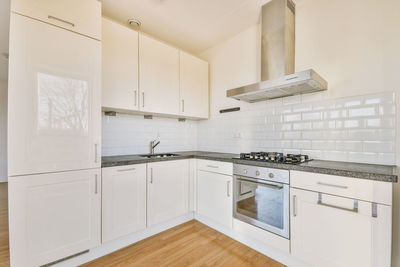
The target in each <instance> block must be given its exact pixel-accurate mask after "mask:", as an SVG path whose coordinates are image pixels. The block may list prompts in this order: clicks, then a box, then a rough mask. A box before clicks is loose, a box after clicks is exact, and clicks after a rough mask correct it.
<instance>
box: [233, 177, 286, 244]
mask: <svg viewBox="0 0 400 267" xmlns="http://www.w3.org/2000/svg"><path fill="white" fill-rule="evenodd" d="M233 186H234V191H233V192H234V195H233V196H234V199H233V205H234V209H233V216H234V217H235V218H237V219H239V220H241V221H244V222H247V223H250V224H252V225H255V226H257V227H260V228H263V229H265V230H267V231H270V232H272V233H275V234H277V235H280V236H283V237H285V238H287V239H289V185H287V184H282V183H275V182H270V181H265V180H260V179H254V178H249V177H243V176H236V175H235V176H234V183H233Z"/></svg>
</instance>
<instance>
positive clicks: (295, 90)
mask: <svg viewBox="0 0 400 267" xmlns="http://www.w3.org/2000/svg"><path fill="white" fill-rule="evenodd" d="M295 13H296V11H295V5H294V3H293V2H292V1H291V0H271V1H270V2H268V3H266V4H265V5H263V6H262V13H261V42H262V43H261V82H259V83H255V84H250V85H246V86H243V87H239V88H234V89H231V90H228V91H227V92H226V96H228V97H232V98H235V99H238V100H243V101H246V102H257V101H262V100H266V99H272V98H278V97H285V96H292V95H297V94H305V93H312V92H317V91H323V90H326V89H327V86H328V84H327V82H326V81H325V80H324V79H323V78H322V77H321V76H319V75H318V74H317V73H316V72H315V71H314V70H312V69H309V70H305V71H301V72H297V73H294V58H295Z"/></svg>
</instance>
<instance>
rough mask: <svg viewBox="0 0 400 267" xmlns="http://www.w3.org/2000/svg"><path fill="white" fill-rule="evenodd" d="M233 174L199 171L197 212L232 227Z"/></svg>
mask: <svg viewBox="0 0 400 267" xmlns="http://www.w3.org/2000/svg"><path fill="white" fill-rule="evenodd" d="M232 201H233V200H232V176H230V175H224V174H219V173H215V172H208V171H202V170H198V171H197V213H198V214H199V215H201V216H204V217H207V218H208V219H210V220H212V221H215V222H216V223H218V224H220V225H223V226H226V227H229V228H231V227H232V204H233V202H232Z"/></svg>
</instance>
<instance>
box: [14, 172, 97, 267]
mask: <svg viewBox="0 0 400 267" xmlns="http://www.w3.org/2000/svg"><path fill="white" fill-rule="evenodd" d="M9 211H10V212H9V225H10V252H11V253H10V255H11V266H15V267H19V266H40V265H43V264H46V263H50V262H53V261H56V260H59V259H62V258H65V257H68V256H70V255H74V254H76V253H79V252H82V251H85V250H87V249H90V248H93V247H96V246H98V245H100V234H101V232H100V219H101V218H100V213H101V172H100V169H92V170H83V171H71V172H61V173H51V174H40V175H29V176H19V177H12V178H10V179H9Z"/></svg>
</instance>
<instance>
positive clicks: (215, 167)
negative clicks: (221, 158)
mask: <svg viewBox="0 0 400 267" xmlns="http://www.w3.org/2000/svg"><path fill="white" fill-rule="evenodd" d="M207 167H208V168H214V169H218V168H219V167H218V166H215V165H207Z"/></svg>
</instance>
